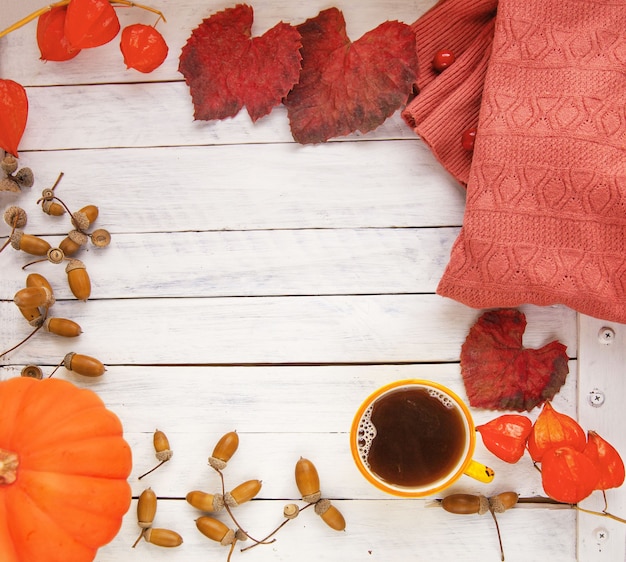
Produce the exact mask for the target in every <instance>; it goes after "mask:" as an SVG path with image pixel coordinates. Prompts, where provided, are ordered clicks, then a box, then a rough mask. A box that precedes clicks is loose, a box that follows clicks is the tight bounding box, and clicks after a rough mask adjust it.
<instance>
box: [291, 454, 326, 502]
mask: <svg viewBox="0 0 626 562" xmlns="http://www.w3.org/2000/svg"><path fill="white" fill-rule="evenodd" d="M295 472H296V486H298V490H299V491H300V494H301V495H302V501H305V502H307V503H315V502H317V501H319V499H320V498H321V497H322V494H321V492H320V478H319V475H318V474H317V469H316V468H315V465H314V464H313V463H312V462H311V461H310V460H308V459H305V458H303V457H300V460H299V461H298V462H297V463H296V471H295Z"/></svg>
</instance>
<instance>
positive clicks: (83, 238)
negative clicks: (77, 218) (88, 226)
mask: <svg viewBox="0 0 626 562" xmlns="http://www.w3.org/2000/svg"><path fill="white" fill-rule="evenodd" d="M67 237H68V238H69V239H70V240H71V241H72V242H74V243H75V244H78V245H79V246H84V245H85V244H87V240H89V237H88V236H87V235H86V234H85V233H84V232H79V231H78V230H70V231H69V232H68V233H67Z"/></svg>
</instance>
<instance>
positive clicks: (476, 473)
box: [464, 459, 495, 484]
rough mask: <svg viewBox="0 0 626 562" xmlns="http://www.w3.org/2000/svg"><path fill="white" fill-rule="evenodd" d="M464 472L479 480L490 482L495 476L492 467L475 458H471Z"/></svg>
mask: <svg viewBox="0 0 626 562" xmlns="http://www.w3.org/2000/svg"><path fill="white" fill-rule="evenodd" d="M464 474H466V475H467V476H470V477H471V478H474V479H475V480H478V481H479V482H484V483H485V484H488V483H489V482H491V481H492V480H493V477H494V476H495V472H494V471H493V469H492V468H489V467H488V466H485V465H484V464H480V463H479V462H476V461H475V460H473V459H472V460H471V461H470V463H469V465H468V467H467V468H466V469H465V472H464Z"/></svg>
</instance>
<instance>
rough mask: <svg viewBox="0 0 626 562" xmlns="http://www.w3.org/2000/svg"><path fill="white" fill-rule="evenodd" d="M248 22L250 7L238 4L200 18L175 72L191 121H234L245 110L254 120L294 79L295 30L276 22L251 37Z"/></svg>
mask: <svg viewBox="0 0 626 562" xmlns="http://www.w3.org/2000/svg"><path fill="white" fill-rule="evenodd" d="M252 21H253V10H252V8H251V7H250V6H247V5H245V4H238V5H237V6H235V7H234V8H229V9H226V10H224V11H222V12H218V13H216V14H214V15H213V16H211V17H210V18H207V19H205V20H203V21H202V23H201V24H200V25H199V26H198V27H197V28H196V29H194V31H193V32H192V34H191V37H190V38H189V39H188V41H187V43H186V44H185V46H184V47H183V49H182V51H181V54H180V59H179V66H178V70H179V72H181V73H182V75H183V76H184V77H185V81H186V82H187V85H188V86H189V90H190V93H191V98H192V102H193V105H194V118H195V119H200V120H206V121H208V120H211V119H225V118H227V117H233V116H235V115H236V114H237V113H238V112H239V111H240V110H241V108H242V107H243V106H245V107H246V109H247V111H248V114H249V115H250V117H251V119H252V121H256V120H257V119H259V118H261V117H263V116H264V115H267V114H268V113H270V112H271V111H272V109H273V108H274V107H275V106H276V105H278V104H280V102H281V101H282V99H283V98H284V97H285V96H286V95H287V93H288V92H289V90H290V89H291V88H292V87H293V85H294V84H295V83H296V82H297V81H298V77H299V74H300V61H301V60H302V56H301V55H300V47H301V41H300V33H299V32H298V31H297V29H296V28H295V27H293V26H291V25H289V24H286V23H283V22H280V23H278V24H277V25H275V26H274V27H273V28H272V29H270V30H268V31H267V32H266V33H265V34H263V35H262V36H261V37H254V38H252V37H251V29H252Z"/></svg>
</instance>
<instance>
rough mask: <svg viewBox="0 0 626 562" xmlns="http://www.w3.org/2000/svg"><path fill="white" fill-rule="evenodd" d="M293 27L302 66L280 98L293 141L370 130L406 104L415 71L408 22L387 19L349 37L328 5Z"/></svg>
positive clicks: (314, 140) (312, 140)
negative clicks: (298, 39)
mask: <svg viewBox="0 0 626 562" xmlns="http://www.w3.org/2000/svg"><path fill="white" fill-rule="evenodd" d="M298 31H299V32H300V34H301V35H302V72H301V73H300V81H299V82H298V84H297V85H296V86H295V87H294V88H293V90H292V91H291V92H290V93H289V95H288V96H287V98H286V99H285V101H284V103H285V105H286V106H287V110H288V114H289V121H290V125H291V133H292V135H293V138H294V139H295V140H296V141H297V142H299V143H303V144H305V143H318V142H325V141H327V140H328V139H330V138H332V137H337V136H341V135H348V134H350V133H353V132H355V131H361V132H362V133H366V132H368V131H372V130H374V129H375V128H376V127H378V126H379V125H381V124H382V123H383V122H384V121H385V119H387V118H388V117H390V116H391V115H392V114H393V113H394V112H395V111H396V110H397V109H399V108H401V107H402V106H403V105H404V104H406V102H407V100H408V98H409V95H410V94H411V91H412V88H413V82H414V81H415V76H416V73H417V54H416V50H415V34H414V33H413V31H411V28H410V27H409V26H408V25H406V24H404V23H401V22H398V21H387V22H384V23H382V24H381V25H379V26H378V27H377V28H376V29H373V30H371V31H369V32H368V33H366V34H365V35H363V36H362V37H361V38H360V39H358V40H357V41H355V42H354V43H353V42H351V41H350V39H349V38H348V36H347V34H346V24H345V20H344V17H343V14H342V13H341V12H340V11H339V10H338V9H337V8H330V9H328V10H324V11H322V12H320V13H319V14H318V15H317V17H315V18H312V19H308V20H306V21H305V22H304V23H302V24H301V25H299V26H298Z"/></svg>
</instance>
